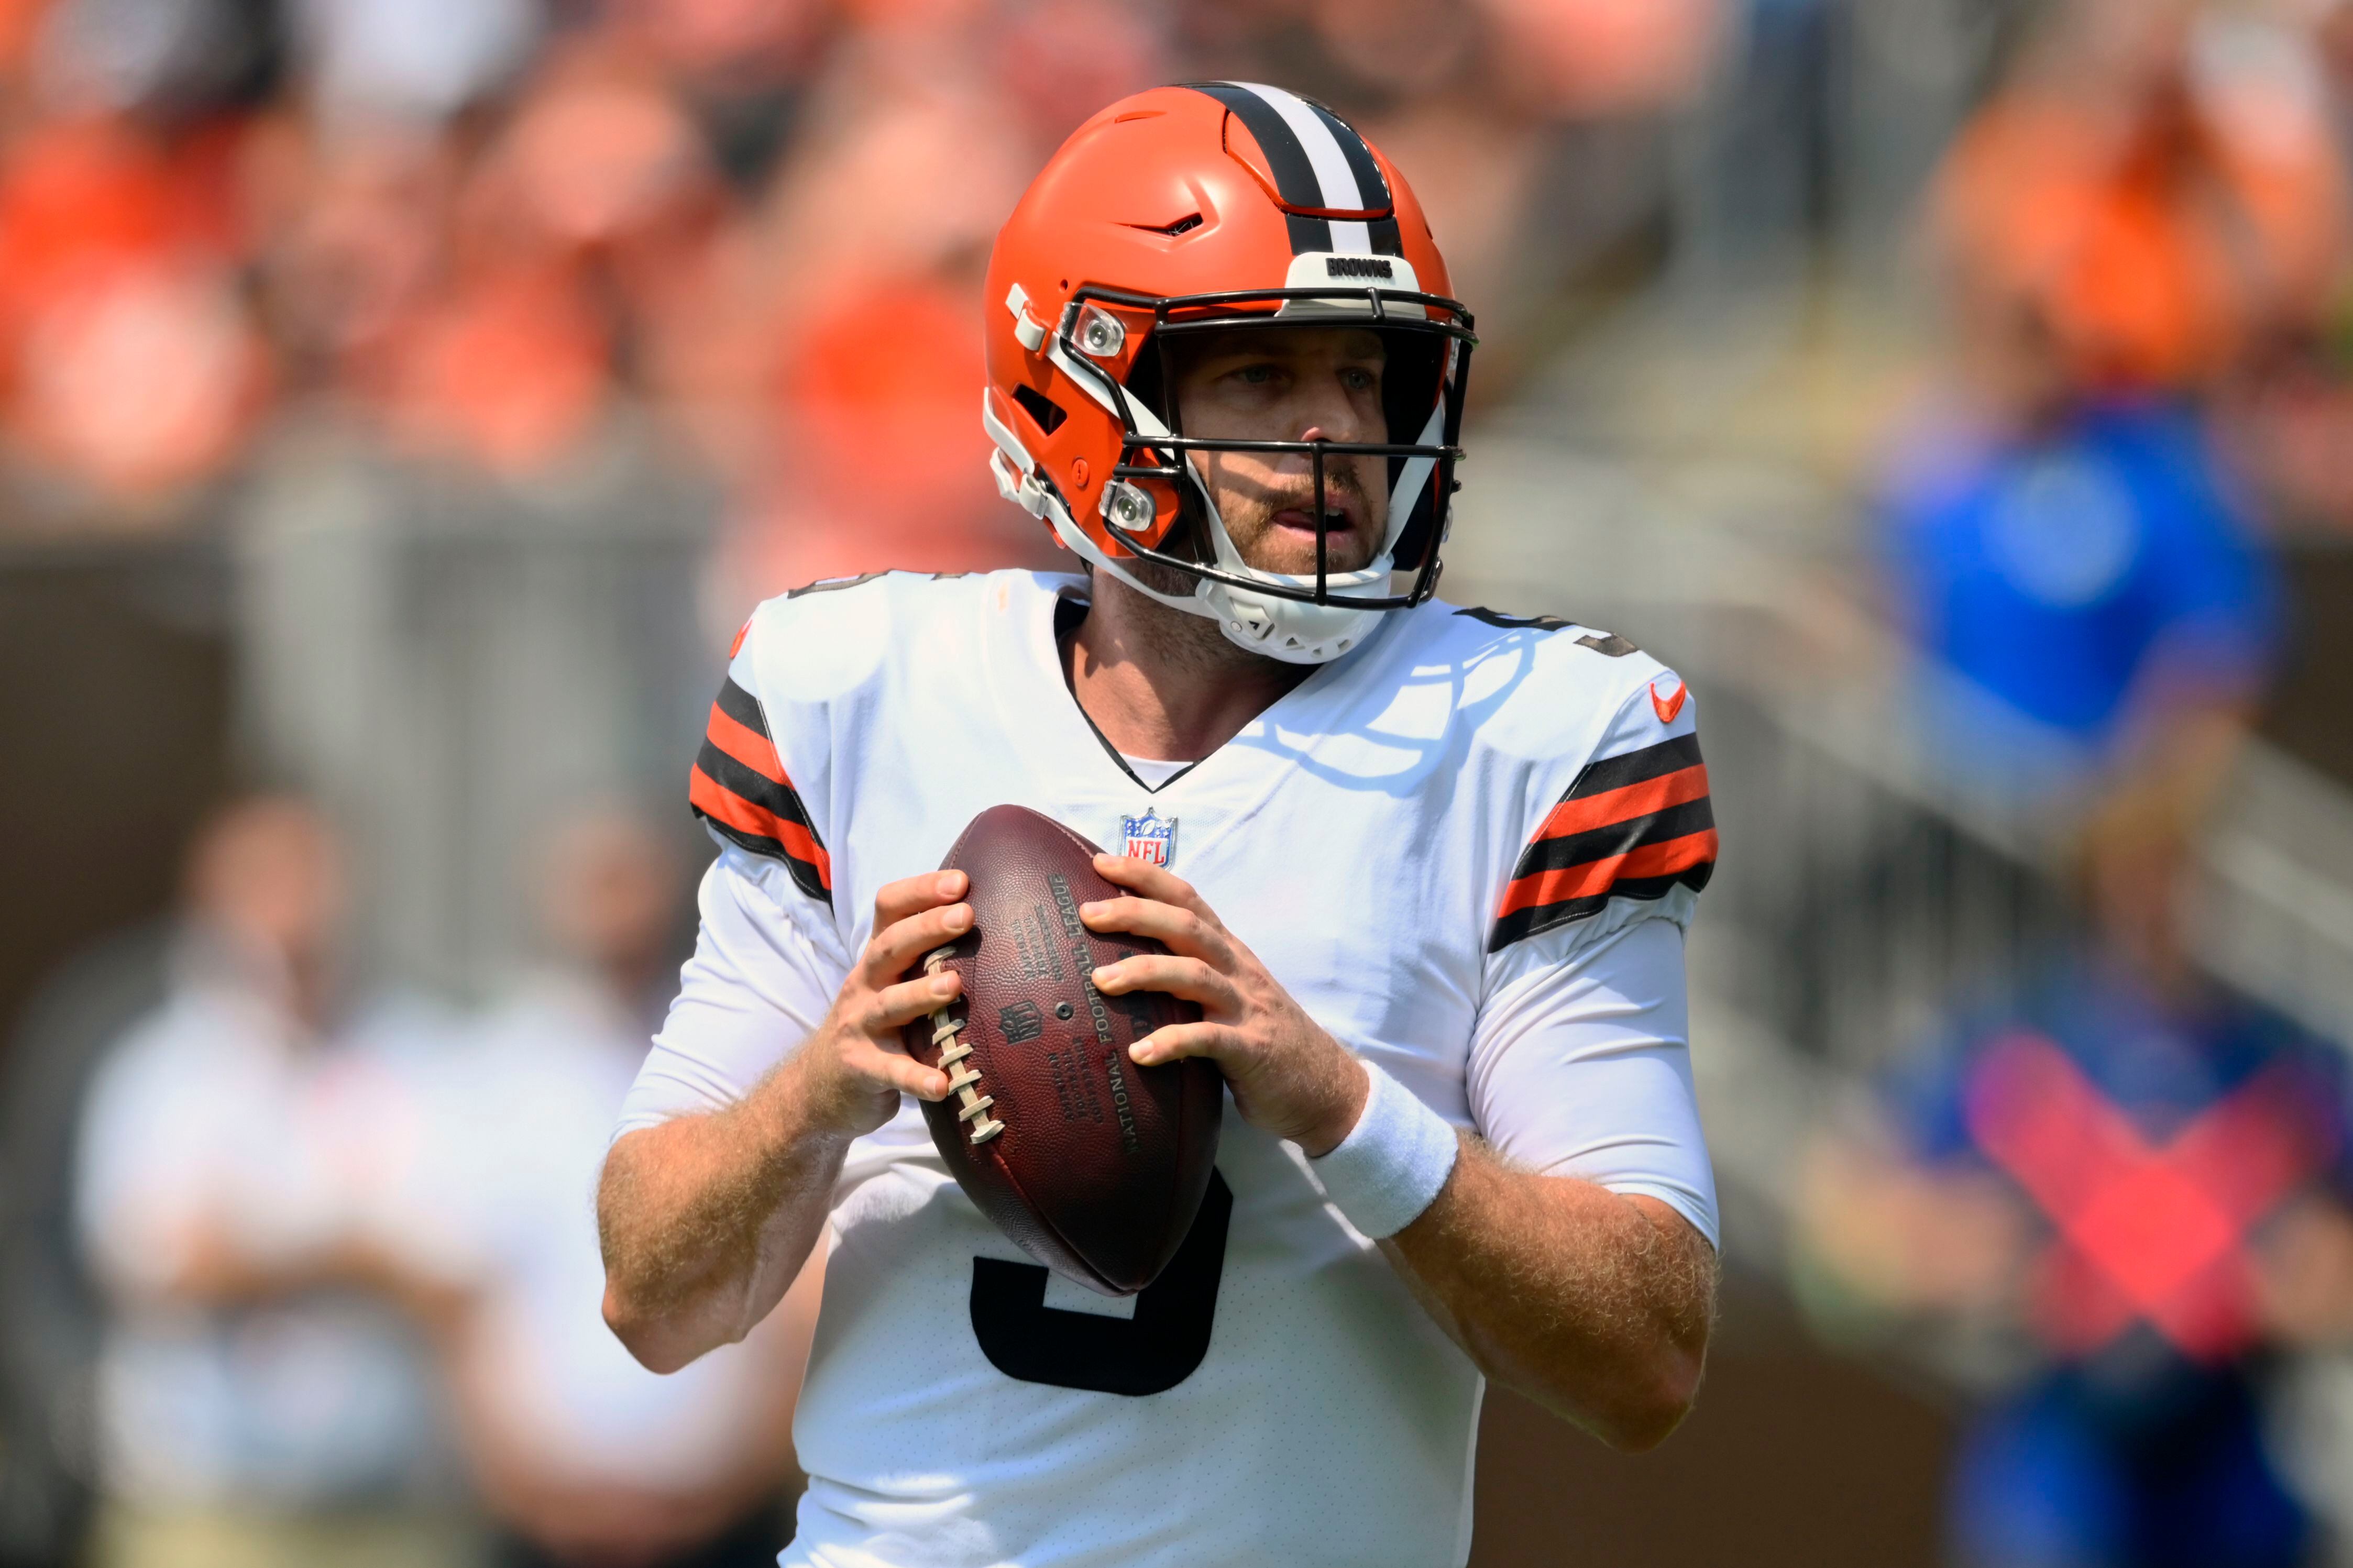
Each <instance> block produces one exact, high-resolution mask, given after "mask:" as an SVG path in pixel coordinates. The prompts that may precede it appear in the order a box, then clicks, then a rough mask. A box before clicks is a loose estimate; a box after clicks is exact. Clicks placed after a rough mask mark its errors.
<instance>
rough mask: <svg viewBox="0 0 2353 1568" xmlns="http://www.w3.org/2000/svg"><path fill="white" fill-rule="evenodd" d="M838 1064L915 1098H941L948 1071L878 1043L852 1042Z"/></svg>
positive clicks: (945, 1085)
mask: <svg viewBox="0 0 2353 1568" xmlns="http://www.w3.org/2000/svg"><path fill="white" fill-rule="evenodd" d="M842 1066H843V1067H844V1068H848V1069H849V1071H851V1072H853V1073H856V1074H857V1075H858V1076H859V1077H860V1078H862V1079H866V1080H867V1081H868V1082H870V1083H875V1084H880V1085H881V1086H883V1087H884V1088H887V1089H898V1090H900V1091H901V1092H902V1093H906V1094H912V1095H913V1096H914V1097H915V1098H916V1099H918V1100H945V1099H946V1098H947V1095H948V1075H947V1074H945V1073H944V1072H942V1071H940V1070H939V1068H927V1067H925V1066H924V1065H923V1063H921V1062H919V1061H917V1060H916V1059H915V1058H913V1057H911V1056H907V1055H905V1054H904V1053H903V1052H900V1051H886V1050H884V1049H882V1048H881V1047H880V1046H874V1045H868V1046H863V1047H859V1046H853V1047H850V1048H849V1050H847V1051H845V1052H843V1053H842Z"/></svg>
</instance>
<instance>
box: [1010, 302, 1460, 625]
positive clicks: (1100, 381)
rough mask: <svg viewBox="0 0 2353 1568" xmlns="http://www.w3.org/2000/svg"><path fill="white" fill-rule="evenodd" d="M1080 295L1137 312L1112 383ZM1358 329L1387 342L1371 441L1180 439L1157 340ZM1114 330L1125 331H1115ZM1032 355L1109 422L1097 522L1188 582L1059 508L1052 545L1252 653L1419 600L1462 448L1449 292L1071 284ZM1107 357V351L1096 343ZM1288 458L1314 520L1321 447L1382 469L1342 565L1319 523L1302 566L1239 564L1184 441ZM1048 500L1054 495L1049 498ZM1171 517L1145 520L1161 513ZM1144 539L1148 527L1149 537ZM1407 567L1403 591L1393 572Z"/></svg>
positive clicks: (1321, 493)
mask: <svg viewBox="0 0 2353 1568" xmlns="http://www.w3.org/2000/svg"><path fill="white" fill-rule="evenodd" d="M1096 301H1102V302H1103V304H1105V305H1113V306H1116V307H1119V308H1121V309H1122V310H1123V311H1141V310H1150V311H1151V312H1152V316H1151V325H1150V327H1149V328H1148V329H1147V330H1148V331H1149V332H1150V341H1149V342H1145V344H1143V345H1141V348H1140V352H1139V353H1137V354H1136V355H1135V356H1134V361H1133V363H1134V366H1135V368H1134V370H1132V371H1131V372H1130V374H1129V375H1128V377H1127V380H1126V382H1125V383H1124V384H1123V383H1121V382H1120V381H1118V380H1117V379H1115V378H1114V377H1113V375H1112V374H1110V373H1109V372H1108V371H1106V370H1105V369H1103V367H1102V366H1101V365H1099V364H1096V363H1093V361H1094V359H1095V358H1096V357H1097V355H1096V354H1093V353H1089V352H1088V343H1089V341H1090V339H1092V341H1093V342H1094V343H1095V344H1096V346H1097V347H1098V348H1100V346H1101V344H1102V342H1103V339H1104V338H1105V336H1106V332H1105V329H1104V328H1103V324H1102V323H1103V319H1104V318H1105V317H1107V316H1109V315H1110V312H1109V311H1107V310H1103V306H1102V305H1098V304H1097V303H1096ZM1324 326H1335V327H1362V328H1366V329H1368V330H1371V331H1375V332H1377V333H1378V334H1379V336H1380V337H1381V339H1382V341H1383V345H1384V348H1385V351H1386V353H1387V361H1386V364H1385V368H1384V373H1383V377H1382V399H1383V412H1384V415H1385V416H1386V421H1387V424H1388V431H1387V435H1388V439H1387V440H1385V441H1278V440H1245V439H1232V438H1210V437H1190V436H1187V435H1185V434H1184V433H1183V431H1182V429H1181V421H1180V420H1179V419H1178V417H1177V411H1176V407H1175V399H1174V396H1173V391H1172V384H1171V381H1170V366H1169V364H1168V361H1167V356H1166V343H1167V341H1168V340H1169V339H1170V338H1172V337H1182V336H1187V335H1191V334H1195V333H1200V332H1207V331H1221V332H1222V331H1281V330H1288V329H1295V328H1303V327H1324ZM1123 330H1127V329H1123ZM1051 338H1052V342H1051V343H1050V347H1049V348H1048V350H1047V352H1048V354H1049V356H1050V358H1052V359H1053V360H1054V362H1055V363H1056V364H1057V365H1058V366H1059V367H1060V368H1061V369H1062V371H1063V372H1064V374H1067V375H1069V376H1070V377H1071V379H1072V380H1073V381H1075V382H1076V383H1077V384H1079V385H1080V386H1081V387H1082V388H1083V389H1084V390H1085V391H1086V392H1087V393H1088V395H1090V396H1092V397H1093V398H1094V399H1095V400H1096V401H1097V402H1099V403H1101V404H1103V405H1104V406H1105V407H1106V408H1107V409H1109V410H1110V411H1111V412H1112V413H1113V416H1115V417H1116V418H1117V419H1118V421H1119V423H1120V426H1121V429H1122V444H1121V449H1120V454H1119V462H1118V464H1117V466H1116V467H1115V468H1113V479H1114V481H1115V482H1114V483H1113V484H1109V485H1106V486H1104V487H1103V492H1102V500H1101V503H1100V504H1101V509H1102V518H1103V526H1104V529H1105V531H1106V532H1108V533H1109V534H1110V536H1111V537H1112V538H1113V539H1114V540H1116V541H1117V542H1119V543H1120V544H1121V545H1122V546H1123V547H1124V551H1125V552H1127V553H1128V554H1132V555H1133V556H1134V557H1136V558H1137V559H1140V560H1143V561H1146V562H1150V563H1153V564H1154V565H1155V566H1157V567H1160V568H1162V569H1163V570H1162V572H1158V573H1155V574H1152V575H1153V576H1155V577H1162V576H1165V574H1167V573H1174V574H1178V575H1179V576H1181V577H1183V578H1185V579H1187V580H1189V581H1190V583H1191V584H1192V587H1191V591H1190V592H1189V593H1170V592H1168V591H1167V590H1166V588H1165V587H1163V586H1158V585H1155V584H1152V583H1148V582H1145V581H1142V580H1140V578H1139V575H1138V574H1137V573H1136V572H1134V570H1131V569H1129V568H1128V567H1126V566H1125V565H1124V564H1123V562H1122V560H1121V558H1119V557H1114V556H1113V555H1111V554H1109V553H1108V552H1104V551H1103V550H1102V549H1100V547H1098V546H1096V545H1095V544H1094V542H1092V540H1089V539H1087V538H1086V536H1085V532H1084V531H1083V530H1082V529H1080V528H1078V527H1077V526H1076V524H1075V522H1074V521H1071V522H1069V525H1068V526H1065V522H1066V520H1067V508H1065V507H1057V508H1055V509H1054V510H1057V511H1059V512H1061V513H1062V514H1063V515H1061V516H1059V517H1056V518H1055V519H1054V520H1053V521H1054V522H1055V526H1056V529H1057V531H1058V532H1060V533H1061V535H1062V537H1063V539H1064V542H1067V543H1069V544H1071V547H1072V548H1073V549H1076V550H1078V551H1079V552H1080V553H1081V554H1082V555H1084V556H1085V557H1086V558H1088V559H1089V560H1091V561H1092V562H1093V563H1095V564H1096V565H1098V566H1100V567H1102V568H1103V569H1105V570H1107V571H1110V572H1111V573H1112V574H1113V575H1115V576H1117V577H1118V578H1119V579H1120V580H1121V581H1122V582H1124V583H1125V584H1128V585H1129V586H1130V587H1133V588H1134V589H1136V590H1137V591H1138V592H1140V593H1143V594H1145V595H1147V596H1149V597H1151V598H1153V599H1155V600H1157V601H1159V602H1160V603H1163V604H1166V605H1172V606H1174V607H1176V608H1178V609H1182V610H1186V611H1187V612H1189V613H1192V614H1196V615H1201V616H1208V617H1209V618H1212V619H1214V620H1216V621H1217V622H1218V624H1219V627H1220V628H1221V629H1222V630H1223V631H1224V632H1225V634H1226V635H1227V637H1229V638H1230V639H1231V640H1232V641H1234V642H1235V643H1237V644H1239V645H1240V646H1241V647H1245V648H1248V649H1250V651H1252V652H1255V653H1260V654H1263V655H1266V656H1268V657H1270V658H1279V659H1283V660H1285V661H1287V662H1293V663H1308V664H1314V663H1322V662H1324V661H1325V660H1327V659H1330V658H1336V657H1337V656H1338V655H1340V654H1342V653H1345V652H1346V651H1347V650H1348V649H1349V648H1351V647H1355V646H1356V643H1357V642H1359V641H1361V640H1362V638H1363V637H1364V635H1365V633H1366V630H1367V623H1368V622H1369V621H1370V620H1371V618H1372V617H1373V616H1376V615H1377V614H1379V613H1381V612H1383V611H1388V610H1396V609H1405V608H1409V607H1410V606H1412V605H1419V604H1420V603H1422V602H1424V601H1425V600H1427V599H1428V598H1429V597H1430V595H1431V594H1432V593H1434V592H1435V591H1436V589H1437V585H1438V577H1439V572H1440V558H1439V546H1440V543H1441V542H1443V540H1444V538H1445V533H1446V524H1447V518H1448V513H1449V511H1450V510H1451V499H1452V495H1453V491H1454V490H1455V489H1457V488H1458V485H1457V481H1456V479H1455V476H1454V468H1455V465H1456V464H1458V463H1459V462H1460V461H1461V457H1462V453H1461V447H1459V446H1457V445H1456V442H1457V440H1458V438H1459V437H1460V434H1461V408H1462V394H1463V390H1464V385H1465V381H1466V378H1467V375H1468V372H1469V362H1470V352H1471V348H1472V344H1473V342H1475V341H1476V340H1475V339H1474V338H1473V337H1472V333H1471V319H1470V316H1469V313H1468V312H1467V311H1465V310H1463V309H1462V307H1461V305H1459V304H1457V303H1455V302H1454V301H1452V300H1444V299H1441V298H1439V297H1438V296H1435V295H1426V294H1420V293H1416V292H1411V291H1408V290H1402V289H1305V288H1303V289H1265V290H1259V291H1254V292H1248V293H1226V294H1215V295H1194V296H1176V297H1170V298H1166V299H1155V298H1151V297H1146V296H1136V295H1131V294H1124V293H1120V292H1116V291H1113V290H1109V289H1080V290H1079V291H1077V292H1076V293H1075V294H1074V295H1072V296H1071V300H1070V302H1069V304H1068V305H1067V306H1066V308H1065V309H1064V311H1063V314H1062V319H1061V321H1060V323H1059V325H1058V327H1057V329H1056V330H1055V331H1054V332H1053V333H1052V334H1051ZM1103 357H1108V356H1103ZM1218 452H1235V453H1255V454H1265V455H1273V456H1282V455H1292V454H1296V455H1302V456H1304V457H1305V458H1307V459H1308V463H1309V469H1310V475H1311V483H1312V487H1313V492H1314V510H1315V512H1316V516H1317V518H1318V520H1319V524H1320V522H1321V520H1322V519H1323V517H1324V515H1325V514H1326V511H1327V504H1326V503H1327V500H1329V499H1330V497H1331V496H1332V495H1333V494H1334V493H1335V489H1336V487H1335V482H1334V479H1333V477H1332V469H1331V464H1332V462H1333V460H1334V459H1335V458H1368V457H1369V458H1381V459H1383V462H1382V465H1381V468H1383V469H1384V470H1385V471H1386V474H1387V478H1388V486H1389V491H1388V500H1389V507H1388V522H1387V527H1386V529H1385V531H1384V533H1383V537H1382V538H1381V540H1380V541H1379V542H1378V546H1377V549H1376V552H1375V553H1374V556H1373V559H1372V560H1371V561H1370V562H1369V563H1367V564H1366V565H1365V566H1364V567H1362V568H1360V569H1357V570H1354V571H1345V572H1344V571H1338V570H1335V568H1334V567H1333V565H1332V563H1330V561H1329V560H1328V559H1327V558H1326V543H1325V542H1326V534H1325V532H1324V531H1323V529H1322V528H1321V527H1320V526H1319V531H1318V533H1317V537H1316V564H1315V570H1314V572H1313V573H1312V574H1309V573H1297V574H1290V573H1278V572H1271V571H1266V570H1262V569H1260V568H1257V567H1253V566H1251V565H1250V564H1249V563H1247V562H1246V561H1245V560H1244V559H1243V558H1242V555H1241V552H1240V549H1239V548H1238V547H1237V546H1236V544H1235V542H1234V541H1233V538H1232V536H1231V534H1230V532H1229V530H1228V528H1227V526H1226V522H1225V520H1224V519H1223V518H1222V517H1221V516H1220V515H1219V511H1218V508H1217V504H1216V501H1215V500H1214V498H1213V497H1212V495H1211V493H1210V490H1209V488H1208V481H1207V480H1206V479H1204V478H1203V476H1202V474H1201V472H1200V468H1199V466H1198V464H1197V463H1195V462H1194V461H1193V458H1192V455H1193V454H1195V453H1218ZM1058 499H1059V498H1058ZM1171 509H1173V510H1175V511H1176V520H1175V527H1174V528H1173V529H1169V530H1161V529H1159V528H1158V527H1157V525H1158V524H1159V522H1160V521H1161V519H1162V516H1163V514H1164V512H1165V511H1166V510H1171ZM1147 536H1150V537H1154V538H1157V539H1158V540H1159V541H1160V542H1159V543H1158V544H1157V545H1154V544H1152V543H1149V542H1146V539H1147ZM1399 572H1405V573H1409V574H1411V580H1410V583H1409V585H1408V586H1407V588H1406V589H1405V591H1404V592H1402V593H1399V592H1397V591H1396V574H1398V573H1399Z"/></svg>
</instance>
